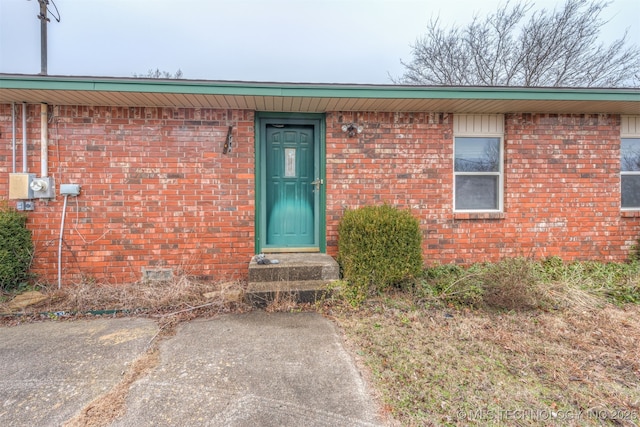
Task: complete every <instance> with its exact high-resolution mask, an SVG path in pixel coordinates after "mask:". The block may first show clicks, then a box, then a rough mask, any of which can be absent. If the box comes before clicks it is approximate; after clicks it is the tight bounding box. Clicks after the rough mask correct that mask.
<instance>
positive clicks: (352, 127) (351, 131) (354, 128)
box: [342, 123, 363, 138]
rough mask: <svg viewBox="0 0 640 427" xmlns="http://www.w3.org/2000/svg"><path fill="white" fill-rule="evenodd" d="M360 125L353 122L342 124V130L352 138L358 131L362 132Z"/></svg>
mask: <svg viewBox="0 0 640 427" xmlns="http://www.w3.org/2000/svg"><path fill="white" fill-rule="evenodd" d="M362 129H363V128H362V126H360V125H357V124H355V123H349V124H344V125H342V132H347V136H348V137H349V138H353V137H354V136H356V135H357V134H359V133H362Z"/></svg>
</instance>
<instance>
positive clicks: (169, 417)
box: [0, 311, 384, 426]
mask: <svg viewBox="0 0 640 427" xmlns="http://www.w3.org/2000/svg"><path fill="white" fill-rule="evenodd" d="M157 331H158V327H157V325H156V324H155V323H154V322H152V321H150V320H148V319H137V318H132V319H128V318H125V319H97V320H88V321H85V320H81V321H74V322H45V323H36V324H27V325H21V326H16V327H9V328H0V363H1V366H2V372H3V375H2V379H0V404H1V406H0V425H6V426H14V425H15V426H27V425H29V426H60V425H63V424H64V423H65V422H67V421H68V420H70V419H71V418H73V417H74V416H75V415H77V414H78V413H80V412H81V411H82V409H83V408H85V407H86V405H87V404H89V403H90V402H91V401H93V400H94V399H96V398H98V397H100V396H104V395H105V394H106V393H107V392H109V391H110V390H113V389H114V388H115V387H116V386H117V385H118V384H120V383H121V382H122V381H123V378H124V377H125V376H126V375H125V372H126V371H127V370H128V369H129V368H130V367H131V366H132V364H133V362H134V361H136V360H138V359H140V358H141V357H143V356H144V355H145V352H146V350H147V347H148V344H149V342H150V341H151V339H152V338H153V337H154V335H155V334H156V333H157ZM159 349H160V352H159V362H158V364H157V366H155V367H154V368H153V369H151V370H149V371H148V372H146V373H145V374H144V375H143V376H142V377H141V378H139V379H138V380H137V381H135V382H133V383H132V384H131V385H130V386H129V387H128V394H127V396H126V400H125V404H124V408H123V413H124V415H122V416H120V417H119V418H117V419H115V420H114V421H113V422H112V423H111V424H110V425H112V426H301V425H304V426H373V425H384V422H383V421H382V420H381V419H380V418H379V416H378V411H377V409H378V408H377V407H376V406H375V404H374V402H373V400H372V399H371V396H370V395H369V392H368V390H367V386H366V384H365V383H364V381H363V379H362V378H361V376H360V374H359V372H358V370H357V368H356V367H355V365H354V362H353V360H352V358H351V356H350V355H349V354H348V353H347V352H346V351H345V349H344V348H343V346H342V340H341V337H340V336H339V334H338V331H337V329H336V328H335V326H334V325H333V323H331V322H330V321H328V320H327V319H324V318H323V317H322V316H320V315H318V314H315V313H275V314H269V313H266V312H263V311H254V312H251V313H247V314H241V315H225V316H220V317H217V318H214V319H206V320H197V321H193V322H190V323H185V324H182V325H180V326H178V329H177V333H176V335H175V336H173V337H170V338H167V339H165V340H164V341H162V342H161V344H160V347H159ZM115 409H117V408H114V410H115Z"/></svg>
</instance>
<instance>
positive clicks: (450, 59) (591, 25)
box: [392, 0, 640, 87]
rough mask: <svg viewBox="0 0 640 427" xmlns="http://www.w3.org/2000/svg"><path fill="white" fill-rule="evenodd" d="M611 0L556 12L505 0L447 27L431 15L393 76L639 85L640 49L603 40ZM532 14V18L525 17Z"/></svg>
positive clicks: (431, 81)
mask: <svg viewBox="0 0 640 427" xmlns="http://www.w3.org/2000/svg"><path fill="white" fill-rule="evenodd" d="M609 4H610V2H607V1H601V0H566V2H565V3H564V5H563V6H562V7H560V8H558V9H554V10H552V11H548V10H544V9H542V10H538V11H533V12H532V7H533V4H532V3H529V2H525V3H521V2H516V4H515V5H511V4H510V3H509V2H507V3H506V4H505V5H504V6H502V7H501V8H500V9H499V10H498V11H497V12H495V13H493V14H491V15H488V16H487V17H485V18H480V17H477V16H476V17H474V18H473V20H472V21H471V23H470V24H468V25H466V26H464V27H460V26H453V27H451V28H443V27H442V26H441V25H440V22H439V20H438V19H435V20H434V19H432V20H431V21H430V22H429V24H428V25H427V28H426V33H425V34H424V35H423V36H422V37H420V38H418V39H417V40H416V42H415V43H414V44H412V45H411V53H412V59H411V61H410V62H404V61H401V63H402V65H404V67H405V72H404V74H403V75H402V76H400V77H399V78H395V79H392V80H393V81H394V82H395V83H405V84H428V85H465V86H466V85H478V86H551V87H640V78H639V76H640V48H639V47H638V46H635V45H628V44H627V35H628V33H627V32H626V31H625V32H624V34H623V36H622V37H621V38H620V39H618V40H616V41H614V42H613V43H611V44H609V45H605V44H603V43H601V42H600V41H599V36H600V31H601V29H602V28H603V26H604V25H605V24H606V23H607V22H606V21H604V20H603V19H602V18H600V16H601V14H602V12H603V10H604V9H606V8H607V6H609ZM527 17H528V19H527Z"/></svg>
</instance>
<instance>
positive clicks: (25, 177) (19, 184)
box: [9, 173, 36, 200]
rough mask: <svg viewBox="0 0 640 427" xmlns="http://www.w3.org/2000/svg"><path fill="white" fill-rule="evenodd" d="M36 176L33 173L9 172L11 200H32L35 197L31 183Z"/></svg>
mask: <svg viewBox="0 0 640 427" xmlns="http://www.w3.org/2000/svg"><path fill="white" fill-rule="evenodd" d="M35 178H36V175H35V174H33V173H11V174H9V199H10V200H30V199H33V198H34V197H33V190H32V189H31V183H32V182H33V180H34V179H35Z"/></svg>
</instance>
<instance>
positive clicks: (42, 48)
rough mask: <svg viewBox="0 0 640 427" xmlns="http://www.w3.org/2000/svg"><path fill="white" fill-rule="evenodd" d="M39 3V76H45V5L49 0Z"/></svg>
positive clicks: (47, 20) (39, 0)
mask: <svg viewBox="0 0 640 427" xmlns="http://www.w3.org/2000/svg"><path fill="white" fill-rule="evenodd" d="M38 3H40V15H38V19H40V74H42V75H43V76H46V75H47V22H49V18H47V5H48V4H49V0H38Z"/></svg>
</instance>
